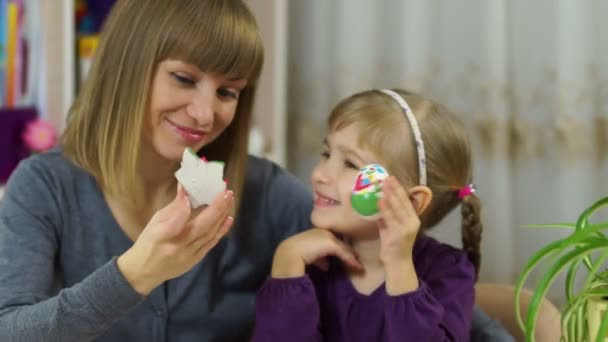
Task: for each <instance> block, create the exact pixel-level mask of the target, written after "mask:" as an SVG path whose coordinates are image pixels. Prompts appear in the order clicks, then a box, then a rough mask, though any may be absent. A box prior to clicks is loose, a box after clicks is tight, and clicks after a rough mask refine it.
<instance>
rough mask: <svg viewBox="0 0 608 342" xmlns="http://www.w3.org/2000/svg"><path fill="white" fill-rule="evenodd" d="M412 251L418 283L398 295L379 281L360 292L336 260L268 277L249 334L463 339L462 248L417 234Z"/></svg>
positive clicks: (465, 264)
mask: <svg viewBox="0 0 608 342" xmlns="http://www.w3.org/2000/svg"><path fill="white" fill-rule="evenodd" d="M413 255H414V267H415V269H416V273H417V274H418V279H419V282H420V286H419V288H418V289H416V290H415V291H413V292H410V293H406V294H402V295H398V296H390V295H388V294H387V293H386V290H385V287H384V285H382V286H380V287H379V288H377V289H376V290H375V291H374V292H373V293H371V294H370V295H363V294H360V293H359V292H357V290H356V289H355V288H354V287H353V285H352V283H351V282H350V280H349V278H348V276H347V274H346V273H345V271H344V270H343V268H342V266H341V264H340V263H339V262H337V261H335V260H334V262H332V265H331V266H330V269H329V271H328V272H322V271H320V270H318V269H316V268H314V267H310V268H308V270H307V275H305V276H303V277H298V278H290V279H272V278H269V279H267V281H266V283H265V284H264V286H263V287H262V288H261V289H260V291H259V292H258V295H257V302H256V327H255V332H254V337H253V341H255V342H260V341H273V342H276V341H290V342H297V341H307V342H309V341H331V342H340V341H345V342H346V341H348V342H357V341H365V342H369V341H387V342H388V341H390V342H397V341H400V342H401V341H469V335H470V327H471V315H472V311H473V305H474V302H475V289H474V285H475V270H474V267H473V265H472V264H471V262H470V261H469V260H468V258H467V256H466V254H465V253H464V252H463V251H462V250H459V249H456V248H454V247H451V246H448V245H445V244H440V243H439V242H437V241H436V240H434V239H433V238H431V237H427V236H424V235H421V237H420V238H419V239H418V241H417V242H416V244H415V246H414V252H413Z"/></svg>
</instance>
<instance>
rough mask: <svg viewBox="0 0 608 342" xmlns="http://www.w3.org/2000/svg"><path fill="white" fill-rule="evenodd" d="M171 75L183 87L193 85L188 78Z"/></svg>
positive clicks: (192, 81) (191, 80) (175, 74)
mask: <svg viewBox="0 0 608 342" xmlns="http://www.w3.org/2000/svg"><path fill="white" fill-rule="evenodd" d="M171 75H172V76H173V78H175V79H176V80H177V81H178V82H179V83H181V84H183V85H194V80H193V79H192V78H190V77H188V76H184V75H180V74H177V73H172V74H171Z"/></svg>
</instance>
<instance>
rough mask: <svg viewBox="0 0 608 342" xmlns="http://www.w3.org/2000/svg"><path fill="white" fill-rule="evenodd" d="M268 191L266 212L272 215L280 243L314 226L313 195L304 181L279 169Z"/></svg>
mask: <svg viewBox="0 0 608 342" xmlns="http://www.w3.org/2000/svg"><path fill="white" fill-rule="evenodd" d="M267 191H268V197H267V203H266V211H267V212H268V213H269V215H270V222H271V224H272V226H273V227H274V228H275V232H276V234H277V237H278V242H281V241H283V240H284V239H286V238H288V237H290V236H291V235H294V234H297V233H299V232H302V231H304V230H306V229H309V228H310V227H311V226H312V223H311V222H310V213H311V212H312V205H313V198H312V193H311V192H310V190H309V189H308V188H307V187H306V186H305V185H304V183H303V182H302V181H300V180H299V179H297V178H296V177H295V176H293V175H292V174H290V173H288V172H286V171H284V170H282V169H278V171H277V172H276V174H275V176H274V177H273V178H272V180H271V182H270V185H269V188H268V189H267Z"/></svg>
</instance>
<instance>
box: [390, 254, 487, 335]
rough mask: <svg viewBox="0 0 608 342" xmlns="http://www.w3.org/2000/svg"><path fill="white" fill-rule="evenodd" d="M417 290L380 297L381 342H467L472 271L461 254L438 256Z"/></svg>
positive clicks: (470, 309) (472, 297)
mask: <svg viewBox="0 0 608 342" xmlns="http://www.w3.org/2000/svg"><path fill="white" fill-rule="evenodd" d="M430 267H431V268H432V269H431V270H430V271H429V272H427V273H428V274H426V275H425V276H424V277H421V276H419V278H420V286H419V287H418V289H417V290H415V291H413V292H410V293H406V294H402V295H398V296H390V295H388V294H385V296H384V315H385V322H386V326H385V329H386V330H385V341H386V342H397V341H404V340H408V341H469V335H470V326H471V315H472V310H473V305H474V302H475V288H474V285H475V270H474V267H473V265H472V264H471V263H470V261H469V260H468V258H467V257H466V255H464V253H460V251H458V252H456V251H455V250H454V251H446V252H442V253H440V254H439V255H437V257H436V258H435V260H434V261H433V263H432V265H431V266H430Z"/></svg>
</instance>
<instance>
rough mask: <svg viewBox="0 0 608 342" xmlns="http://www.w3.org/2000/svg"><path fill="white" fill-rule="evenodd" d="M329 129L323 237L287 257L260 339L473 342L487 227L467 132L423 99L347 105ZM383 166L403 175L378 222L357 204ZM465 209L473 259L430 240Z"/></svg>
mask: <svg viewBox="0 0 608 342" xmlns="http://www.w3.org/2000/svg"><path fill="white" fill-rule="evenodd" d="M328 124H329V135H328V136H327V138H326V139H325V141H324V149H323V153H322V154H321V160H320V162H319V164H318V165H317V166H316V168H315V170H314V171H313V174H312V177H311V178H312V187H313V190H314V193H315V202H314V209H313V212H312V215H311V219H312V222H313V224H314V226H315V227H316V228H313V229H311V230H308V231H305V232H302V233H299V234H297V235H294V236H293V237H291V238H289V239H287V240H285V241H284V242H282V243H281V244H280V245H279V247H278V248H277V251H276V252H275V256H274V261H273V266H272V277H271V278H269V279H268V280H267V281H266V283H265V285H264V286H263V288H262V289H261V290H260V291H259V293H258V297H257V303H256V314H257V317H256V329H255V333H254V340H255V341H321V340H324V341H332V342H336V341H350V342H352V341H395V342H396V341H447V340H449V341H468V340H469V330H470V323H471V314H472V309H473V305H474V284H475V280H476V276H477V272H478V270H479V264H480V253H479V243H480V239H481V230H482V226H481V223H480V219H479V210H480V202H479V200H478V198H477V197H476V196H475V195H474V188H473V187H472V185H471V151H470V147H469V141H468V139H467V135H466V132H465V129H464V127H463V125H462V123H461V122H460V121H459V120H458V119H457V118H456V117H455V116H454V115H453V114H451V113H450V112H448V111H447V110H446V109H445V108H444V107H443V106H441V105H439V104H436V103H434V102H432V101H430V100H428V99H425V98H422V97H421V96H419V95H416V94H413V93H409V92H406V91H403V90H394V91H393V90H371V91H366V92H363V93H359V94H356V95H353V96H351V97H349V98H347V99H345V100H343V101H342V102H341V103H339V104H338V105H337V107H336V108H335V109H334V110H333V111H332V113H331V115H330V117H329V120H328ZM372 163H378V164H380V165H383V166H384V167H385V168H386V169H387V171H388V173H389V174H390V175H391V176H390V177H389V178H387V179H386V180H385V181H384V183H383V184H382V190H383V196H382V198H381V200H380V202H379V208H380V218H379V219H377V220H376V221H369V220H366V219H364V218H362V217H360V216H358V214H357V213H356V212H355V211H354V210H353V208H352V207H351V205H350V193H351V189H352V187H353V183H354V180H355V177H356V175H357V172H358V170H359V169H360V168H362V167H363V166H365V165H367V164H372ZM459 204H460V205H461V207H462V242H463V249H464V251H463V250H460V249H457V248H454V247H451V246H448V245H444V244H441V243H439V242H437V241H436V240H434V239H433V238H431V237H428V236H426V235H425V234H424V232H425V231H426V230H427V229H429V228H431V227H433V226H435V225H436V224H437V223H438V222H439V221H441V220H442V219H443V218H444V217H445V216H446V214H448V213H449V212H450V211H451V210H452V209H454V208H455V207H456V206H458V205H459ZM313 264H314V265H316V266H318V267H317V268H314V267H307V266H310V265H313ZM319 268H320V269H322V270H324V271H325V272H323V271H321V270H319Z"/></svg>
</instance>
